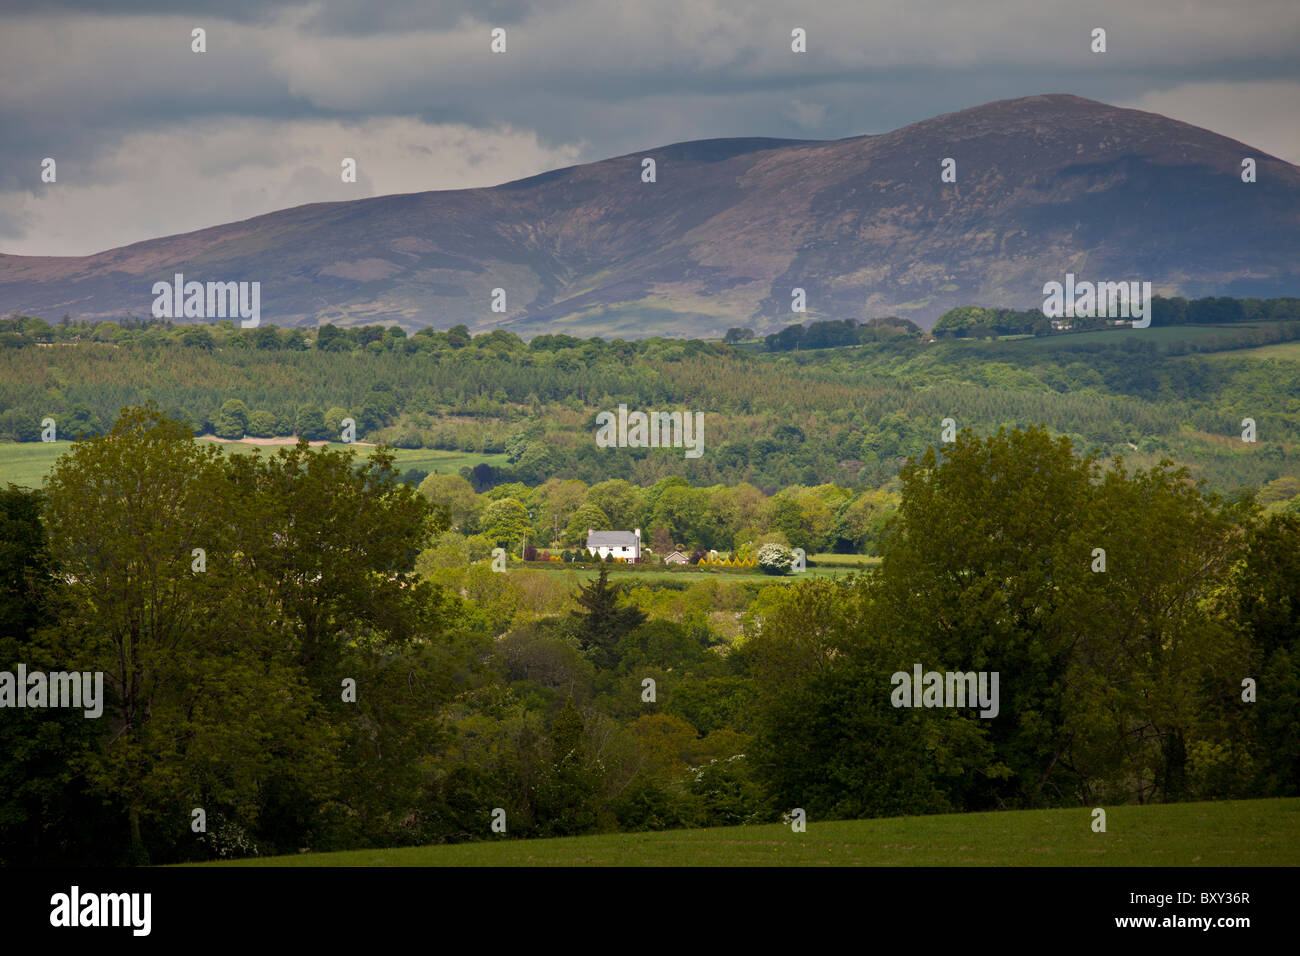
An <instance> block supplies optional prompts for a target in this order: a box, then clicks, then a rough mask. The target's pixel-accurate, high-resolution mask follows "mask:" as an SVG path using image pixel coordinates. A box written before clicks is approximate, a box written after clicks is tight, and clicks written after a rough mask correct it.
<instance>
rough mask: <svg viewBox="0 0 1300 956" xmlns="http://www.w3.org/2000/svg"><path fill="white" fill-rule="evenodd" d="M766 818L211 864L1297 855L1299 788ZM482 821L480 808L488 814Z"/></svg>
mask: <svg viewBox="0 0 1300 956" xmlns="http://www.w3.org/2000/svg"><path fill="white" fill-rule="evenodd" d="M1106 813H1107V819H1106V832H1105V833H1094V832H1093V831H1092V825H1091V823H1092V811H1091V810H1090V809H1088V808H1080V809H1074V810H1021V811H1007V812H1002V813H965V814H949V815H945V816H931V817H894V818H889V819H881V820H851V821H841V822H828V823H819V822H817V821H816V820H812V821H809V823H808V829H807V832H805V833H793V832H791V829H790V828H789V827H788V826H782V825H780V824H771V825H768V826H751V827H718V828H714V829H709V830H672V831H665V832H660V833H624V834H611V835H608V836H589V837H565V838H561V839H550V840H508V839H500V838H499V839H498V840H496V841H493V842H483V843H463V844H454V845H444V846H426V847H407V848H403V849H396V850H357V851H350V852H343V853H304V854H298V855H296V856H279V857H267V858H263V859H249V860H239V861H233V862H227V863H219V864H211V865H217V866H827V865H830V866H846V865H851V866H1294V865H1296V864H1298V863H1300V799H1294V798H1292V799H1285V800H1234V801H1224V802H1217V803H1173V804H1155V805H1150V806H1119V807H1111V808H1107V811H1106ZM483 819H484V824H483V825H484V829H486V828H487V825H488V824H487V820H488V817H487V814H486V813H485V814H484V817H483Z"/></svg>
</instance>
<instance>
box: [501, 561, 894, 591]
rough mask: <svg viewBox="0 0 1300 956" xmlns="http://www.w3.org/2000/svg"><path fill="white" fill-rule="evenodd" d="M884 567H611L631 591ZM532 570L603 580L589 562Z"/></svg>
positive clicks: (814, 564)
mask: <svg viewBox="0 0 1300 956" xmlns="http://www.w3.org/2000/svg"><path fill="white" fill-rule="evenodd" d="M879 563H880V559H879V558H874V557H867V556H866V555H861V554H810V555H808V570H807V571H802V572H800V573H799V574H787V575H777V574H765V573H764V572H762V571H760V570H759V569H758V568H751V569H748V570H745V569H737V568H707V567H706V568H689V569H688V568H684V567H672V568H669V567H665V566H663V565H660V564H650V565H641V566H636V565H626V564H610V565H606V567H608V568H609V573H610V577H611V579H615V580H618V581H619V583H621V584H626V585H628V586H629V587H635V586H636V585H639V584H645V585H649V586H650V587H654V586H656V585H659V586H662V585H664V584H668V583H677V582H680V583H681V584H682V585H686V584H690V583H692V582H695V581H702V580H705V579H706V578H707V577H712V578H713V579H715V580H720V581H731V582H750V581H761V582H763V583H765V584H782V583H789V582H791V581H796V580H798V579H800V578H834V577H842V576H844V575H847V574H852V573H853V572H855V571H858V570H861V569H862V568H870V567H875V566H876V565H877V564H879ZM526 568H527V569H528V570H530V571H531V570H537V571H542V572H544V573H546V572H564V573H572V574H574V575H576V576H577V577H578V578H579V579H580V580H583V581H590V580H593V579H595V578H597V577H599V576H600V565H599V564H597V563H592V562H588V563H587V564H577V565H576V566H575V565H574V564H569V563H550V564H548V563H545V562H538V563H533V564H529V565H526Z"/></svg>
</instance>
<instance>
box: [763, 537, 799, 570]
mask: <svg viewBox="0 0 1300 956" xmlns="http://www.w3.org/2000/svg"><path fill="white" fill-rule="evenodd" d="M758 566H759V567H760V568H762V569H763V573H764V574H789V573H790V569H791V567H793V566H794V554H793V553H792V552H791V551H790V549H789V548H787V547H785V546H784V545H780V544H765V545H763V547H761V548H759V549H758Z"/></svg>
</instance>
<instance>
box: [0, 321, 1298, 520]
mask: <svg viewBox="0 0 1300 956" xmlns="http://www.w3.org/2000/svg"><path fill="white" fill-rule="evenodd" d="M1196 301H1200V300H1196ZM1233 301H1237V300H1233ZM1242 301H1247V302H1249V301H1250V300H1242ZM1261 301H1263V302H1264V303H1265V304H1266V305H1268V309H1267V311H1269V312H1270V315H1271V314H1272V312H1274V311H1279V310H1280V311H1281V312H1285V311H1286V310H1285V309H1284V308H1283V307H1282V306H1277V307H1276V308H1274V307H1273V305H1271V304H1272V303H1277V302H1281V303H1286V302H1288V301H1290V300H1261ZM1247 314H1250V313H1247ZM873 322H874V324H872V323H867V324H866V325H863V326H857V325H856V324H855V323H853V321H852V320H844V322H843V323H841V324H839V325H836V324H834V323H814V324H812V325H810V326H809V327H808V329H809V330H811V332H808V331H807V330H805V334H811V335H813V337H814V338H817V337H820V338H822V339H827V338H828V337H829V339H831V340H833V339H834V337H835V335H837V334H838V335H842V334H844V332H845V330H848V331H849V332H854V331H855V330H857V331H861V330H862V329H866V330H868V331H870V332H871V336H870V337H872V338H873V340H872V341H869V342H858V343H857V344H853V345H839V346H836V347H826V348H815V349H804V350H795V351H783V350H778V351H775V352H767V351H761V350H760V351H755V350H753V349H752V348H751V347H750V346H749V345H748V344H746V343H744V342H734V341H733V344H730V345H728V344H724V343H722V342H706V341H702V340H697V339H686V340H681V339H663V338H652V339H645V340H639V341H635V342H628V341H623V340H614V341H608V342H607V341H603V340H601V339H578V338H574V337H571V336H567V335H562V334H557V335H543V336H538V337H536V338H534V339H533V340H531V341H530V342H528V343H524V342H523V341H521V340H520V339H519V338H518V337H517V336H515V335H513V334H511V333H508V332H505V331H502V330H496V331H493V332H489V333H482V334H479V335H470V333H469V332H468V330H467V329H465V328H464V327H463V326H457V327H453V328H451V329H449V330H447V331H432V330H428V329H424V330H421V331H419V332H417V333H416V334H414V335H407V334H406V333H405V332H404V331H403V330H402V329H400V328H396V327H388V328H384V327H379V326H369V327H359V328H351V329H340V328H335V327H334V326H328V325H327V326H324V327H322V328H320V329H319V330H303V329H288V330H285V329H278V328H275V327H273V326H266V327H262V328H257V329H250V330H240V329H237V328H236V327H235V326H234V324H233V323H231V322H229V321H222V322H218V323H216V324H213V325H199V326H192V325H191V326H176V325H171V324H170V323H168V322H159V321H157V320H152V319H149V320H124V321H123V322H121V323H112V322H103V323H99V324H97V325H94V326H88V325H78V324H76V323H72V322H67V323H66V324H55V325H49V324H48V323H45V322H44V321H43V320H40V319H34V318H27V317H14V318H11V319H8V320H4V322H3V323H0V324H3V325H4V330H0V442H3V441H4V440H11V441H23V442H30V441H37V440H39V439H40V437H41V435H42V429H43V426H42V423H43V422H44V421H45V420H46V419H53V421H54V422H55V423H56V427H57V432H58V435H59V436H60V437H68V438H76V437H79V436H82V435H86V436H91V435H97V434H102V433H104V431H106V430H107V428H108V427H109V426H110V424H111V422H112V421H113V420H114V419H115V418H116V416H117V415H118V413H119V412H120V410H121V409H122V408H124V407H126V406H128V405H137V404H141V403H143V402H145V401H149V400H152V401H155V402H157V403H158V404H159V405H160V406H161V407H162V408H164V409H165V410H166V411H167V412H168V413H169V414H171V415H173V416H174V417H177V418H179V419H181V420H183V421H187V422H189V423H190V426H191V428H192V429H193V430H194V431H195V432H196V433H198V434H210V435H214V436H216V437H218V438H225V439H238V438H241V437H244V436H248V437H255V438H267V437H271V436H302V437H305V438H307V439H309V440H313V441H320V440H332V441H337V440H338V439H339V437H340V433H341V429H342V422H343V420H344V419H347V418H350V419H352V420H353V421H354V422H355V423H356V425H355V428H356V436H355V437H356V439H357V440H359V441H369V442H384V443H387V444H389V445H392V446H394V447H397V448H430V449H447V450H459V451H466V452H478V453H504V454H506V455H507V456H508V458H507V462H506V464H505V465H504V466H486V465H485V466H483V467H480V468H478V469H476V470H475V471H473V472H472V473H470V472H467V473H466V475H465V477H466V478H467V479H468V480H470V481H471V482H472V483H473V484H474V486H475V489H476V490H478V491H483V490H487V489H489V488H491V487H492V486H494V485H498V484H505V483H511V482H518V483H523V484H526V485H528V486H530V487H535V486H537V485H539V484H541V483H542V482H544V481H546V480H547V479H549V478H559V479H573V480H581V481H584V482H586V483H588V484H589V485H590V484H596V483H598V482H601V481H605V480H608V479H611V478H621V479H624V480H626V481H628V482H631V483H633V484H635V485H637V486H640V487H649V486H651V485H653V484H654V483H655V482H657V481H659V480H661V479H663V478H666V477H670V476H678V477H682V478H684V479H686V480H687V482H688V483H690V484H691V485H693V486H696V487H708V486H713V485H717V484H726V485H728V486H733V487H734V486H737V485H740V484H742V483H746V484H750V485H753V486H755V487H756V488H759V489H760V490H762V491H763V492H764V493H765V494H767V495H768V496H771V495H773V494H775V493H776V492H777V491H779V490H780V489H782V488H787V487H790V486H793V485H803V486H817V485H822V484H835V485H838V486H841V487H845V488H850V489H854V490H861V489H864V488H869V489H880V488H884V487H885V486H886V485H888V483H890V482H892V481H895V480H896V479H897V476H898V473H899V470H900V469H901V467H902V463H903V461H904V460H906V458H908V457H909V456H914V455H917V454H920V453H921V452H922V451H923V450H924V449H925V448H926V447H928V445H929V444H930V443H932V442H933V441H934V440H935V439H936V437H937V436H938V433H939V431H940V429H941V427H942V425H941V423H942V422H943V420H944V419H947V418H951V419H953V420H954V421H955V422H956V424H957V425H958V426H959V427H970V428H973V429H975V430H976V431H979V432H981V433H989V432H991V431H993V430H996V429H997V428H998V427H1000V426H1007V427H1021V428H1024V427H1028V426H1030V425H1040V424H1041V425H1044V426H1046V427H1047V428H1048V429H1049V430H1050V431H1051V432H1052V433H1053V434H1056V435H1065V436H1068V437H1070V439H1071V440H1072V441H1073V442H1074V443H1075V444H1076V445H1077V446H1078V447H1079V448H1081V449H1086V450H1093V449H1096V450H1097V451H1099V452H1100V453H1101V454H1103V455H1108V456H1113V455H1121V454H1122V455H1124V456H1125V457H1126V459H1127V460H1129V461H1130V462H1131V463H1133V464H1136V465H1141V466H1143V467H1151V466H1154V465H1155V464H1157V463H1158V462H1159V461H1160V460H1161V459H1163V458H1166V457H1168V458H1171V459H1173V460H1176V461H1178V462H1179V463H1181V464H1185V465H1187V467H1188V468H1189V470H1190V471H1191V473H1192V474H1193V476H1194V477H1196V478H1204V479H1206V480H1207V481H1208V482H1209V483H1210V485H1211V486H1212V487H1213V488H1215V489H1216V490H1218V491H1221V492H1224V493H1230V492H1233V491H1235V490H1238V489H1243V488H1250V489H1256V490H1258V489H1261V488H1264V487H1265V486H1269V485H1270V483H1277V482H1282V484H1281V485H1275V489H1280V490H1277V491H1276V493H1277V494H1280V495H1282V496H1284V497H1285V498H1287V499H1288V500H1289V499H1291V498H1294V497H1295V495H1296V490H1300V489H1295V488H1294V487H1293V486H1294V483H1295V481H1296V480H1298V479H1300V465H1298V462H1300V458H1298V457H1297V455H1298V454H1300V445H1298V444H1297V443H1298V440H1300V429H1298V427H1297V426H1298V425H1300V411H1298V410H1297V409H1296V408H1295V407H1294V402H1293V401H1292V400H1291V396H1294V395H1296V394H1300V365H1298V364H1297V363H1295V362H1293V361H1283V360H1279V359H1270V358H1265V357H1257V356H1255V355H1254V354H1252V350H1257V349H1259V348H1260V347H1263V346H1268V345H1272V344H1277V343H1283V342H1287V341H1290V340H1293V339H1295V338H1297V337H1298V336H1300V322H1297V321H1294V320H1291V321H1286V320H1281V319H1275V318H1269V319H1267V320H1264V319H1258V320H1254V321H1249V322H1235V323H1228V324H1225V325H1172V326H1168V327H1163V326H1153V328H1152V329H1149V330H1145V332H1138V331H1136V330H1112V331H1106V332H1087V333H1085V334H1082V335H1072V334H1058V335H1049V336H1036V337H1029V338H1011V339H993V340H980V339H977V338H973V337H969V336H967V337H942V336H941V337H940V339H939V340H937V341H936V340H933V339H931V338H928V337H925V336H920V335H917V334H915V332H914V331H909V330H907V329H906V328H904V327H903V326H902V325H900V324H898V322H901V320H898V322H890V321H889V320H873ZM821 326H830V327H831V330H830V332H829V333H824V332H823V331H822V330H821V328H820V327H821ZM794 328H800V329H802V328H803V327H802V326H795V327H794ZM835 330H838V332H836V331H835ZM1148 332H1149V333H1152V334H1151V335H1147V334H1146V333H1148ZM832 333H833V334H832ZM885 333H887V334H885ZM782 334H784V333H782ZM733 338H734V337H733ZM1237 355H1240V356H1241V357H1240V358H1238V357H1236V356H1237ZM620 403H630V406H631V407H633V408H637V407H652V408H660V407H668V408H676V409H679V410H689V411H692V412H702V413H703V414H704V416H705V422H706V435H707V438H706V441H707V448H706V452H705V454H704V455H703V456H702V457H701V458H700V459H698V460H690V461H683V460H682V458H681V457H680V456H677V457H674V456H672V455H669V454H666V453H661V452H660V451H659V450H657V449H632V450H630V451H629V453H626V454H623V453H619V454H609V453H607V452H608V450H607V449H601V448H598V447H596V445H595V443H594V442H593V440H592V435H593V434H594V431H595V417H596V415H597V414H598V413H599V411H601V410H604V409H610V408H616V407H617V406H618V405H619V404H620ZM1247 418H1249V419H1251V420H1253V421H1254V422H1255V423H1256V425H1257V431H1258V436H1259V440H1258V441H1257V442H1255V443H1249V444H1246V443H1243V442H1241V440H1240V435H1241V433H1242V430H1243V425H1242V422H1243V420H1244V419H1247ZM0 447H2V446H0ZM413 477H414V478H415V479H418V478H419V477H421V476H413Z"/></svg>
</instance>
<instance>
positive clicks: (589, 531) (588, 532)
mask: <svg viewBox="0 0 1300 956" xmlns="http://www.w3.org/2000/svg"><path fill="white" fill-rule="evenodd" d="M587 537H588V538H590V537H591V529H590V528H588V529H587Z"/></svg>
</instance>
